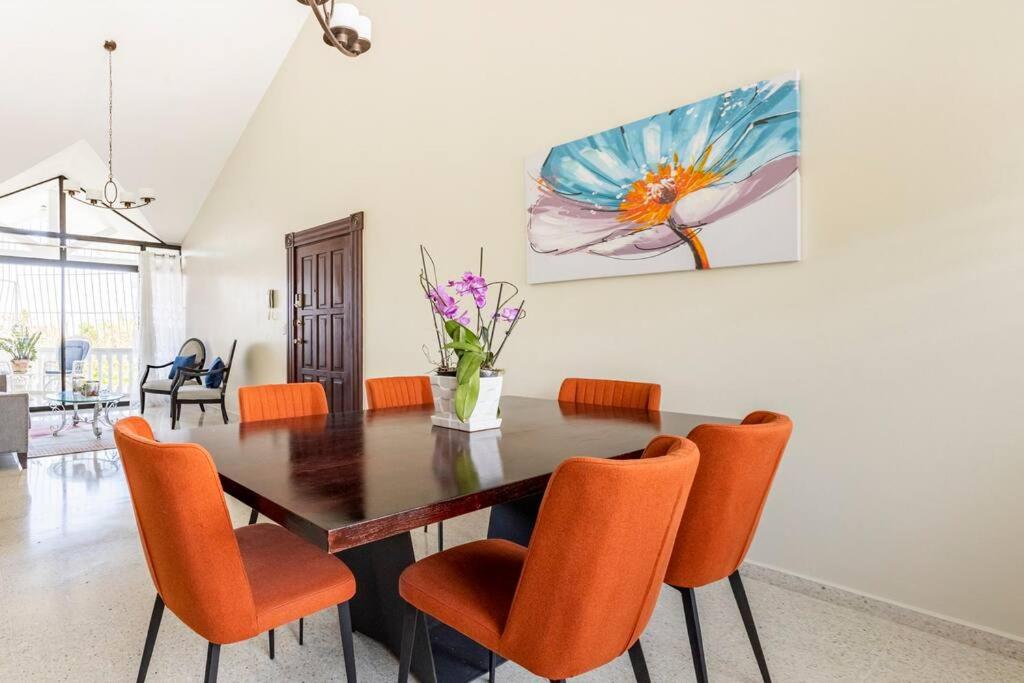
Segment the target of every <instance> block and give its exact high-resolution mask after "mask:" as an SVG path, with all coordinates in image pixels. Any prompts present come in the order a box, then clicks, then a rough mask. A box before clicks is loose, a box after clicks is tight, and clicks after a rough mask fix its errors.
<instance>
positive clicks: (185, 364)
mask: <svg viewBox="0 0 1024 683" xmlns="http://www.w3.org/2000/svg"><path fill="white" fill-rule="evenodd" d="M195 364H196V354H194V353H193V354H192V355H191V356H177V357H176V358H175V359H174V363H172V364H171V371H170V372H169V373H167V379H174V376H175V375H177V374H178V370H179V369H180V368H191V367H193V366H194V365H195Z"/></svg>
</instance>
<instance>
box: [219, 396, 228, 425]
mask: <svg viewBox="0 0 1024 683" xmlns="http://www.w3.org/2000/svg"><path fill="white" fill-rule="evenodd" d="M220 416H221V417H223V418H224V424H227V423H228V407H227V404H226V403H225V402H224V399H223V398H222V399H221V400H220Z"/></svg>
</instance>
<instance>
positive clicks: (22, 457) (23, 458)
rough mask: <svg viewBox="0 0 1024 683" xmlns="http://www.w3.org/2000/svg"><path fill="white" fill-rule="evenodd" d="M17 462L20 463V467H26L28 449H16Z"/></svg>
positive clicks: (24, 468)
mask: <svg viewBox="0 0 1024 683" xmlns="http://www.w3.org/2000/svg"><path fill="white" fill-rule="evenodd" d="M18 464H19V465H21V469H23V470H26V469H28V451H18Z"/></svg>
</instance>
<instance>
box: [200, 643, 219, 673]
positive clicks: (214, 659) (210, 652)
mask: <svg viewBox="0 0 1024 683" xmlns="http://www.w3.org/2000/svg"><path fill="white" fill-rule="evenodd" d="M219 664H220V645H217V644H216V643H210V644H209V646H208V647H207V648H206V677H205V678H203V681H205V683H217V666H218V665H219Z"/></svg>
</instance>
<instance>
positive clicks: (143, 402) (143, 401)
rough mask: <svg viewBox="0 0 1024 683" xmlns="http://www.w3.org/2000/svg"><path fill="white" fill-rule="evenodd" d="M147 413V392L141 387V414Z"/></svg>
mask: <svg viewBox="0 0 1024 683" xmlns="http://www.w3.org/2000/svg"><path fill="white" fill-rule="evenodd" d="M145 414H146V392H145V391H142V390H141V389H139V415H145Z"/></svg>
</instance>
